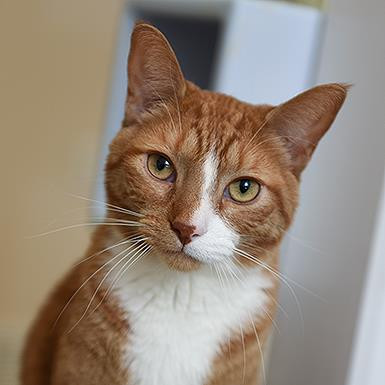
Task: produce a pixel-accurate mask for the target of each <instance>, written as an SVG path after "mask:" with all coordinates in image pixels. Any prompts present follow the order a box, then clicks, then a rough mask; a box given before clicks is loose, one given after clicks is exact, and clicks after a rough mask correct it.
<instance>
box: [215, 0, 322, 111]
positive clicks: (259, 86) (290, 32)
mask: <svg viewBox="0 0 385 385" xmlns="http://www.w3.org/2000/svg"><path fill="white" fill-rule="evenodd" d="M322 20H323V18H322V14H321V13H320V12H319V11H317V10H316V9H313V8H310V7H304V6H297V5H292V4H287V3H282V2H272V1H248V0H246V1H245V0H242V1H234V2H233V4H232V7H231V8H230V11H229V13H228V17H227V24H226V25H225V31H224V36H223V41H222V44H221V52H220V54H219V60H218V68H217V75H216V79H215V89H216V90H218V91H220V92H224V93H228V94H231V95H233V96H235V97H237V98H240V99H242V100H246V101H248V102H250V103H272V104H278V103H281V102H283V101H285V100H286V99H289V98H290V97H292V96H294V95H295V94H297V93H298V92H300V91H302V90H304V89H305V88H307V87H309V86H310V85H312V84H313V82H314V73H315V63H316V61H317V55H318V48H319V44H320V33H321V29H322Z"/></svg>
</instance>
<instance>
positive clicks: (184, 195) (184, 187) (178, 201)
mask: <svg viewBox="0 0 385 385" xmlns="http://www.w3.org/2000/svg"><path fill="white" fill-rule="evenodd" d="M202 189H203V175H202V173H199V170H197V169H195V170H190V172H188V173H186V175H185V178H184V181H182V183H181V184H180V185H179V186H178V191H177V193H176V196H175V202H174V208H173V213H172V214H173V215H172V217H173V218H172V219H173V220H177V221H179V222H183V223H186V224H191V221H192V218H193V215H194V212H195V211H196V210H197V209H198V207H199V204H200V200H201V196H202Z"/></svg>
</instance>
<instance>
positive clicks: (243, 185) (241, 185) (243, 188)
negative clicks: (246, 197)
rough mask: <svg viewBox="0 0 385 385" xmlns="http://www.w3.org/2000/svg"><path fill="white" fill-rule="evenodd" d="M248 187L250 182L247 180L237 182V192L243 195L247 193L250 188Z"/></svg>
mask: <svg viewBox="0 0 385 385" xmlns="http://www.w3.org/2000/svg"><path fill="white" fill-rule="evenodd" d="M250 185H251V182H250V180H249V179H241V180H240V181H239V191H240V192H241V193H242V194H245V193H246V192H247V191H248V189H249V188H250Z"/></svg>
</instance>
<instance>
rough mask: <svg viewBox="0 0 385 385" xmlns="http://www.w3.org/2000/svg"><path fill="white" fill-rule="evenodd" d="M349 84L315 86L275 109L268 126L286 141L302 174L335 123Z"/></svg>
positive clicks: (295, 167) (294, 168)
mask: <svg viewBox="0 0 385 385" xmlns="http://www.w3.org/2000/svg"><path fill="white" fill-rule="evenodd" d="M349 87H350V86H349V85H346V84H339V83H331V84H324V85H321V86H317V87H314V88H311V89H310V90H308V91H305V92H303V93H301V94H299V95H297V96H295V97H294V98H293V99H290V100H289V101H287V102H286V103H283V104H281V105H279V106H277V107H275V108H274V109H272V110H271V111H270V112H269V113H268V115H267V116H266V121H267V125H268V126H269V128H270V129H274V130H275V131H276V133H277V134H278V135H279V136H280V137H281V138H282V139H283V140H284V142H285V145H286V147H287V150H288V153H289V158H290V167H291V168H292V171H293V173H294V174H295V175H297V176H299V175H300V173H301V172H302V170H303V169H304V168H305V167H306V165H307V163H308V162H309V160H310V157H311V155H312V153H313V151H314V150H315V148H316V146H317V144H318V142H319V140H320V139H321V138H322V137H323V135H324V134H325V133H326V131H327V130H328V129H329V127H330V126H331V124H332V123H333V121H334V119H335V117H336V115H337V113H338V111H339V109H340V108H341V106H342V104H343V102H344V100H345V98H346V94H347V91H348V89H349Z"/></svg>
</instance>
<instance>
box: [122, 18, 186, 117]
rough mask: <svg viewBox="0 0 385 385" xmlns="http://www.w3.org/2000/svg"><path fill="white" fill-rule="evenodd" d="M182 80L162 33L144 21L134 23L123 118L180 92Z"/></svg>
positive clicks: (140, 111)
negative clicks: (124, 115)
mask: <svg viewBox="0 0 385 385" xmlns="http://www.w3.org/2000/svg"><path fill="white" fill-rule="evenodd" d="M185 88H186V84H185V80H184V77H183V74H182V71H181V69H180V66H179V63H178V61H177V59H176V56H175V53H174V51H173V50H172V48H171V46H170V44H169V43H168V41H167V39H166V38H165V36H164V35H163V34H162V33H161V32H160V31H159V30H158V29H156V28H155V27H153V26H152V25H149V24H145V23H139V24H136V25H135V28H134V30H133V32H132V35H131V48H130V53H129V56H128V94H127V102H126V119H127V117H128V116H131V119H132V118H133V116H132V115H133V114H134V115H135V118H138V117H139V115H141V114H142V113H144V112H146V111H150V110H151V109H153V108H154V107H156V106H157V105H158V104H162V103H167V102H169V101H174V103H175V102H176V101H175V99H176V98H181V97H182V96H183V95H184V92H185Z"/></svg>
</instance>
